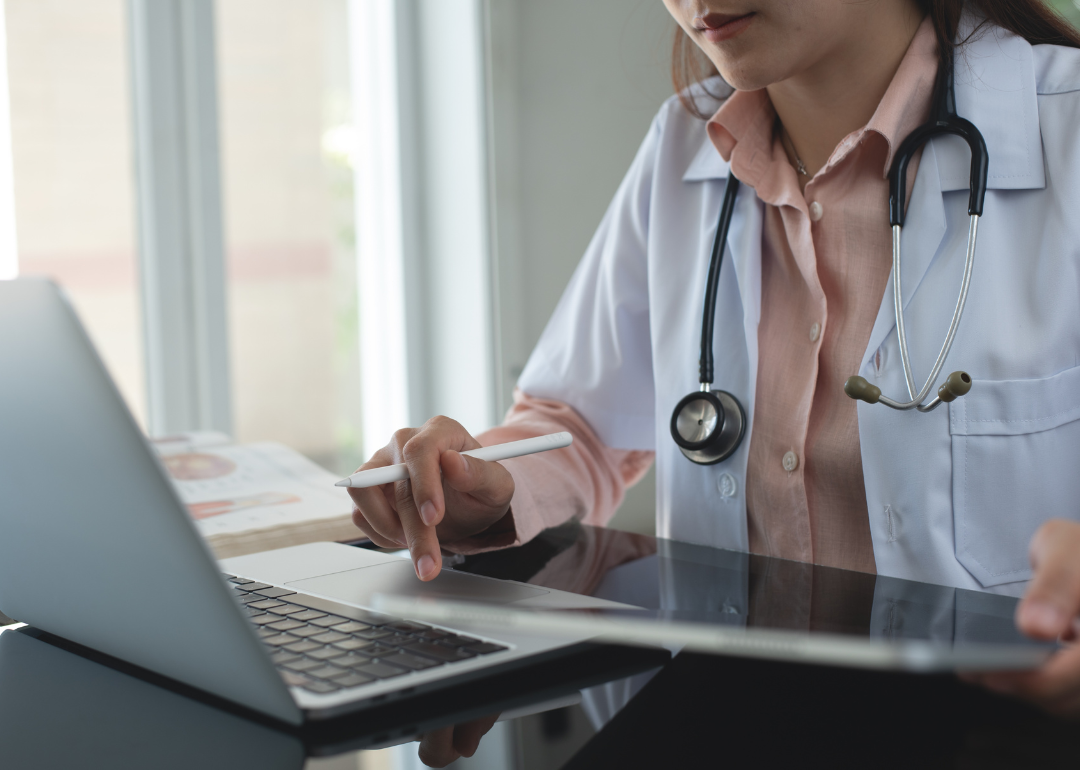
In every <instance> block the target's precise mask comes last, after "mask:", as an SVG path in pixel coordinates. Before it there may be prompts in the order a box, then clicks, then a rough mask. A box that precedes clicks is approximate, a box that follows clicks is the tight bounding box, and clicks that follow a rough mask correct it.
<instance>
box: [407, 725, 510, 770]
mask: <svg viewBox="0 0 1080 770" xmlns="http://www.w3.org/2000/svg"><path fill="white" fill-rule="evenodd" d="M498 719H499V715H498V714H490V715H488V716H486V717H480V718H479V719H474V720H473V721H471V722H465V723H464V724H460V725H454V726H453V727H443V728H440V729H438V730H432V731H431V732H430V733H424V735H423V736H421V738H420V750H419V752H418V753H419V756H420V761H421V762H423V763H424V764H425V765H427V766H428V767H446V766H447V765H449V764H450V763H451V762H453V761H454V760H455V759H458V758H459V757H471V756H472V755H473V754H475V753H476V749H477V747H478V746H479V745H480V739H481V738H483V737H484V736H485V735H486V734H487V732H488V730H490V729H491V728H492V727H493V726H494V725H495V722H496V721H497V720H498Z"/></svg>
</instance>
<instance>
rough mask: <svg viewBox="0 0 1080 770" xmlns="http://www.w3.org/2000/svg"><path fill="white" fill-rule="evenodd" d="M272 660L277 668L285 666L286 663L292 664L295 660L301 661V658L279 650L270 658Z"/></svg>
mask: <svg viewBox="0 0 1080 770" xmlns="http://www.w3.org/2000/svg"><path fill="white" fill-rule="evenodd" d="M270 660H272V661H274V665H275V666H284V665H285V664H286V663H290V662H292V661H294V660H301V658H300V656H299V655H296V654H295V653H291V652H286V651H285V650H278V651H277V652H275V653H274V654H273V655H271V656H270Z"/></svg>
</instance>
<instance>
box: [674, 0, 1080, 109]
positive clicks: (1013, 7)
mask: <svg viewBox="0 0 1080 770" xmlns="http://www.w3.org/2000/svg"><path fill="white" fill-rule="evenodd" d="M967 3H970V4H971V6H972V7H973V8H974V9H975V10H976V11H978V12H979V14H980V15H982V16H983V17H984V19H983V21H982V23H980V24H979V25H978V26H977V27H976V28H975V29H974V30H973V31H972V32H971V34H970V35H968V36H967V37H966V38H964V39H963V40H961V41H959V42H957V41H956V33H957V30H958V29H959V27H960V15H961V13H962V12H963V10H964V6H965V4H967ZM919 5H921V6H922V8H923V11H924V12H925V13H926V14H927V15H928V16H929V17H930V19H931V21H933V23H934V30H935V32H936V33H937V39H938V48H939V50H941V51H943V52H944V51H952V50H953V49H955V48H956V47H957V46H962V45H964V44H965V43H967V42H968V41H969V40H971V38H973V37H974V36H975V35H977V34H978V33H979V32H981V31H982V28H983V27H985V26H986V25H988V24H994V25H996V26H999V27H1003V28H1004V29H1007V30H1009V31H1010V32H1012V33H1014V34H1017V35H1019V36H1020V37H1022V38H1024V39H1025V40H1027V41H1028V42H1029V43H1031V44H1032V45H1038V44H1040V43H1050V44H1053V45H1066V46H1070V47H1072V48H1080V32H1077V31H1076V30H1075V29H1074V28H1073V27H1072V26H1071V25H1070V24H1069V22H1067V21H1065V19H1063V18H1061V16H1059V15H1058V13H1057V11H1055V10H1054V9H1053V8H1051V7H1050V6H1048V5H1047V4H1046V3H1045V2H1044V0H919ZM671 54H672V55H671V82H672V84H673V85H674V86H675V93H677V94H679V101H681V102H682V105H683V107H685V108H686V109H687V110H688V111H689V112H690V113H691V114H692V115H696V116H697V117H699V118H701V119H702V120H705V119H706V118H708V117H709V116H708V115H706V114H704V113H703V112H702V110H701V108H700V107H699V106H698V105H697V103H695V101H694V100H693V99H692V98H690V96H689V95H688V93H687V90H686V89H687V88H688V87H689V86H691V85H694V84H695V83H700V82H701V81H703V80H706V79H708V78H710V77H712V76H714V75H716V74H717V72H716V67H715V66H713V63H712V62H711V61H709V59H708V58H707V57H706V56H705V54H703V53H702V52H701V49H700V48H698V47H697V46H696V45H695V44H694V42H693V41H692V40H691V39H690V38H689V37H687V35H686V33H685V32H683V30H682V27H679V26H676V27H675V42H674V44H673V46H672V52H671ZM712 96H715V97H716V98H717V99H719V98H721V97H722V94H712Z"/></svg>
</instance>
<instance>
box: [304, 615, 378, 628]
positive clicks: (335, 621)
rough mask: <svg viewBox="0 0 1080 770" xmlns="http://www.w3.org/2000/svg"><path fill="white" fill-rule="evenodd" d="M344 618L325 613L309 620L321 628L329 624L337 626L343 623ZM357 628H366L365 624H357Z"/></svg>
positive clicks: (327, 626)
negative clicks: (316, 618)
mask: <svg viewBox="0 0 1080 770" xmlns="http://www.w3.org/2000/svg"><path fill="white" fill-rule="evenodd" d="M345 622H346V621H345V618H339V617H338V616H337V615H327V616H326V617H324V618H319V619H318V620H313V621H311V624H312V625H314V626H322V627H323V628H329V627H330V626H337V625H341V624H342V623H345ZM358 628H367V626H358Z"/></svg>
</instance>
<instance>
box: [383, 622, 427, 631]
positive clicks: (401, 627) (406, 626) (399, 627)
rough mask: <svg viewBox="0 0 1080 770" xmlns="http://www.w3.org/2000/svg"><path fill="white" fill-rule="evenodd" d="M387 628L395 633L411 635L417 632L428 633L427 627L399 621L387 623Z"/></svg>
mask: <svg viewBox="0 0 1080 770" xmlns="http://www.w3.org/2000/svg"><path fill="white" fill-rule="evenodd" d="M386 627H387V628H391V629H393V630H394V631H403V632H404V633H406V634H411V633H413V632H415V631H426V630H427V626H422V625H420V624H419V623H409V622H408V621H405V620H399V621H398V622H396V623H387V624H386Z"/></svg>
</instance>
